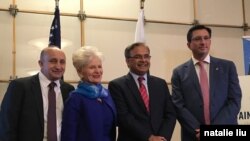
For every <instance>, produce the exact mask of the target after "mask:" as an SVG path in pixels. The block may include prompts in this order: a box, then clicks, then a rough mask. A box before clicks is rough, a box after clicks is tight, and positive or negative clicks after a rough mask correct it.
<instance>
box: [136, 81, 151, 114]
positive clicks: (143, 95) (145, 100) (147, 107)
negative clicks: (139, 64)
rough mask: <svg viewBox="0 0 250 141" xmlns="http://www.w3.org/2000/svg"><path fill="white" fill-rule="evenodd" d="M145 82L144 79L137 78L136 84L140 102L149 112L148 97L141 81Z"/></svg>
mask: <svg viewBox="0 0 250 141" xmlns="http://www.w3.org/2000/svg"><path fill="white" fill-rule="evenodd" d="M144 80H145V78H144V77H139V78H138V82H139V86H140V87H139V90H140V93H141V97H142V100H143V102H144V104H145V107H146V109H147V111H148V112H149V96H148V94H147V89H146V87H145V85H144V84H143V81H144Z"/></svg>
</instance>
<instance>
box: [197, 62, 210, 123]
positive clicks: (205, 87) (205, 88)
mask: <svg viewBox="0 0 250 141" xmlns="http://www.w3.org/2000/svg"><path fill="white" fill-rule="evenodd" d="M198 65H199V67H200V87H201V91H202V97H203V103H204V107H203V108H204V109H203V110H204V117H205V124H208V125H209V124H210V109H209V83H208V77H207V72H206V70H205V68H204V63H203V62H198Z"/></svg>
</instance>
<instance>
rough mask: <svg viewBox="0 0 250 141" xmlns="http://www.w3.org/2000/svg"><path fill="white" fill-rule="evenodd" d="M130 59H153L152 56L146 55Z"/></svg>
mask: <svg viewBox="0 0 250 141" xmlns="http://www.w3.org/2000/svg"><path fill="white" fill-rule="evenodd" d="M129 58H133V59H136V60H142V59H145V60H149V59H150V58H151V56H150V55H149V54H145V55H135V56H131V57H129Z"/></svg>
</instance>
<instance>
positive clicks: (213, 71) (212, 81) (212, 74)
mask: <svg viewBox="0 0 250 141" xmlns="http://www.w3.org/2000/svg"><path fill="white" fill-rule="evenodd" d="M210 58H211V59H210V68H209V87H210V95H211V96H213V94H214V90H215V86H216V83H217V82H218V80H217V79H218V78H219V77H218V75H219V71H220V69H221V68H220V66H219V65H218V63H217V62H216V60H215V58H213V57H210ZM211 96H210V98H211Z"/></svg>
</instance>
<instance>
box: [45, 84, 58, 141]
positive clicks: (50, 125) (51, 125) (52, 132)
mask: <svg viewBox="0 0 250 141" xmlns="http://www.w3.org/2000/svg"><path fill="white" fill-rule="evenodd" d="M55 86H56V83H55V82H51V83H50V84H49V93H48V101H49V107H48V117H47V118H48V121H47V131H48V132H47V133H48V141H57V132H56V128H57V126H56V93H55V90H54V87H55Z"/></svg>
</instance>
